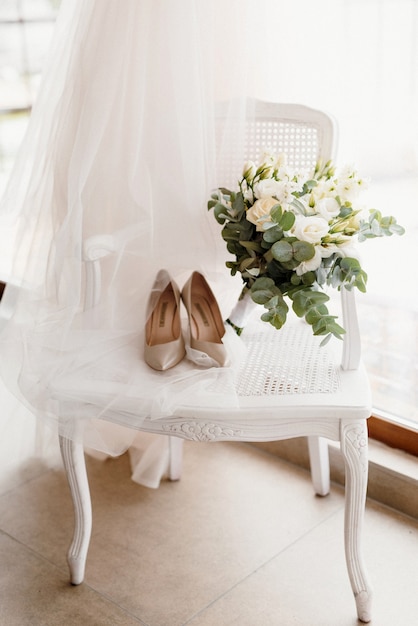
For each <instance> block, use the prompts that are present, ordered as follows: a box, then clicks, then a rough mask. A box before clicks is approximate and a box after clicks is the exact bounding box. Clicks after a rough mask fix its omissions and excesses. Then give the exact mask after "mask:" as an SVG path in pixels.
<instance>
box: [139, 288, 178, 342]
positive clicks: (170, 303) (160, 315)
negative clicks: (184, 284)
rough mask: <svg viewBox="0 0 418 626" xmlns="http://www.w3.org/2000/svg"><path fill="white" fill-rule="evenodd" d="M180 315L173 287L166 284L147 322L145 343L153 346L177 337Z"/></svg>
mask: <svg viewBox="0 0 418 626" xmlns="http://www.w3.org/2000/svg"><path fill="white" fill-rule="evenodd" d="M179 333H180V316H179V312H178V307H177V304H176V299H175V297H174V292H173V288H172V287H171V285H167V287H166V288H165V289H164V291H163V292H162V294H161V295H160V297H159V299H158V302H157V304H156V305H155V308H154V310H153V312H152V314H151V316H150V318H149V320H148V322H147V343H148V345H149V346H155V345H157V344H160V343H168V342H169V341H175V340H176V339H178V338H179Z"/></svg>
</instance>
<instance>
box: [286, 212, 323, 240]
mask: <svg viewBox="0 0 418 626" xmlns="http://www.w3.org/2000/svg"><path fill="white" fill-rule="evenodd" d="M292 234H293V235H294V236H295V237H297V238H298V239H299V240H300V241H307V242H309V243H314V244H315V243H320V241H321V239H322V237H325V235H327V234H328V222H327V220H324V218H323V217H318V216H317V215H308V216H306V217H305V215H297V216H296V220H295V223H294V225H293V228H292Z"/></svg>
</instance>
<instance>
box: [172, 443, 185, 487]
mask: <svg viewBox="0 0 418 626" xmlns="http://www.w3.org/2000/svg"><path fill="white" fill-rule="evenodd" d="M183 444H184V439H182V438H181V437H169V438H168V447H169V461H168V462H169V466H168V477H169V479H170V480H180V478H181V473H182V470H183Z"/></svg>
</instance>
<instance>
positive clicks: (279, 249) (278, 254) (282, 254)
mask: <svg viewBox="0 0 418 626" xmlns="http://www.w3.org/2000/svg"><path fill="white" fill-rule="evenodd" d="M271 253H272V255H273V258H275V259H276V261H280V262H282V263H285V262H286V261H290V260H291V259H292V258H293V247H292V245H291V244H290V243H289V242H287V241H283V240H281V241H276V243H274V244H273V245H272V247H271Z"/></svg>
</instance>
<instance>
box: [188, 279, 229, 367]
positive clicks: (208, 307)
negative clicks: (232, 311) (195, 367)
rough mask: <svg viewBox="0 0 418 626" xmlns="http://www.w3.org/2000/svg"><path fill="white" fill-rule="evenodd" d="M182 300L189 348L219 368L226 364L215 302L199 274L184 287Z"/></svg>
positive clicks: (217, 307)
mask: <svg viewBox="0 0 418 626" xmlns="http://www.w3.org/2000/svg"><path fill="white" fill-rule="evenodd" d="M181 297H182V299H183V302H184V305H185V307H186V310H187V314H188V316H189V325H190V347H191V348H193V349H194V350H199V351H200V352H204V353H205V354H207V355H208V356H210V357H211V358H212V359H214V360H215V361H216V362H217V363H218V364H219V365H220V366H224V365H226V364H227V362H228V355H227V353H226V349H225V346H224V345H223V343H222V337H223V336H224V334H225V326H224V323H223V320H222V316H221V312H220V310H219V306H218V303H217V301H216V298H215V296H214V294H213V292H212V290H211V288H210V287H209V285H208V283H207V282H206V280H205V278H204V276H202V274H200V273H199V272H193V274H192V275H191V276H190V278H189V280H188V281H187V282H186V284H185V285H184V287H183V290H182V293H181Z"/></svg>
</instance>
